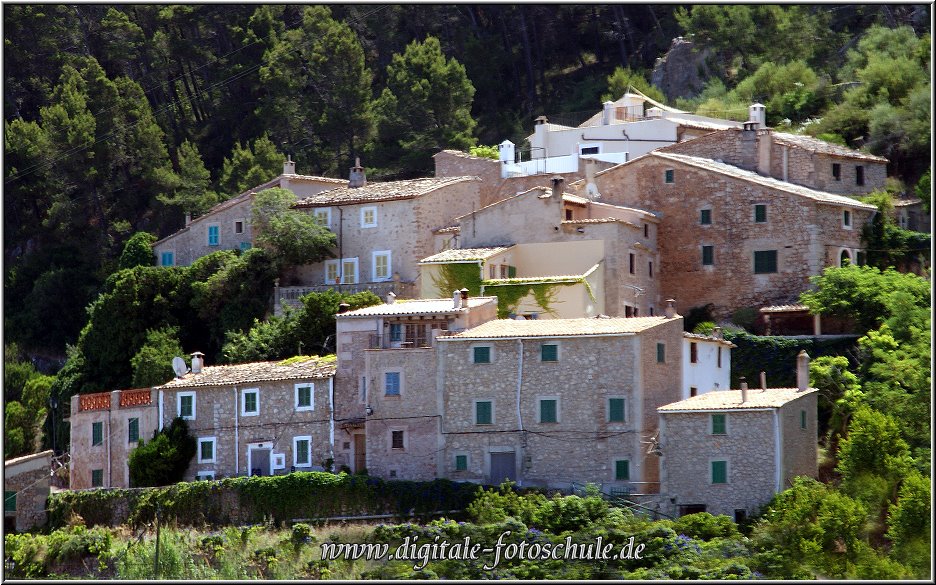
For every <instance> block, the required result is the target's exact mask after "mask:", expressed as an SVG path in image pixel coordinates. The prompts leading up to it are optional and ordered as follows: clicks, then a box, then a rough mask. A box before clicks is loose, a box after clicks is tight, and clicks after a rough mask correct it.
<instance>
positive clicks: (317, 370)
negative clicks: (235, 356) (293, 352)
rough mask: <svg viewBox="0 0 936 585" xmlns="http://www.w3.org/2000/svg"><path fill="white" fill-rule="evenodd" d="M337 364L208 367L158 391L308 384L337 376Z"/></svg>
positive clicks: (321, 361) (313, 361)
mask: <svg viewBox="0 0 936 585" xmlns="http://www.w3.org/2000/svg"><path fill="white" fill-rule="evenodd" d="M336 369H337V362H336V361H335V359H334V357H331V359H329V358H328V357H326V358H318V357H312V358H311V359H309V360H306V361H302V362H296V363H291V364H284V363H283V362H253V363H249V364H234V365H230V366H205V367H203V368H202V371H201V373H199V374H192V373H191V372H190V373H188V374H186V375H185V376H183V377H181V378H176V379H175V380H172V381H171V382H167V383H166V384H163V385H162V386H157V389H160V390H161V389H166V390H169V389H173V388H197V387H201V386H230V385H232V384H250V383H254V382H274V381H277V380H307V379H309V378H329V377H331V376H334V375H335V370H336Z"/></svg>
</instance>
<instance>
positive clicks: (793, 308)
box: [760, 305, 809, 313]
mask: <svg viewBox="0 0 936 585" xmlns="http://www.w3.org/2000/svg"><path fill="white" fill-rule="evenodd" d="M800 311H809V307H807V306H806V305H770V306H769V307H761V309H760V312H761V313H798V312H800Z"/></svg>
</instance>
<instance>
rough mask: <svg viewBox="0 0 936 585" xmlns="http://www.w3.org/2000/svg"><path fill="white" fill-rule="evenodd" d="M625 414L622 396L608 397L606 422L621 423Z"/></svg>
mask: <svg viewBox="0 0 936 585" xmlns="http://www.w3.org/2000/svg"><path fill="white" fill-rule="evenodd" d="M625 414H626V412H625V411H624V399H623V398H609V399H608V422H613V423H622V422H624V415H625Z"/></svg>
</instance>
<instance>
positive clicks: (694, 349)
mask: <svg viewBox="0 0 936 585" xmlns="http://www.w3.org/2000/svg"><path fill="white" fill-rule="evenodd" d="M689 362H690V363H693V364H697V363H699V344H698V343H696V342H695V341H690V342H689Z"/></svg>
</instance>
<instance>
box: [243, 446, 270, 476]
mask: <svg viewBox="0 0 936 585" xmlns="http://www.w3.org/2000/svg"><path fill="white" fill-rule="evenodd" d="M271 451H272V449H271V448H270V447H248V448H247V466H248V469H250V475H270V474H271V470H270V452H271Z"/></svg>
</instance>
